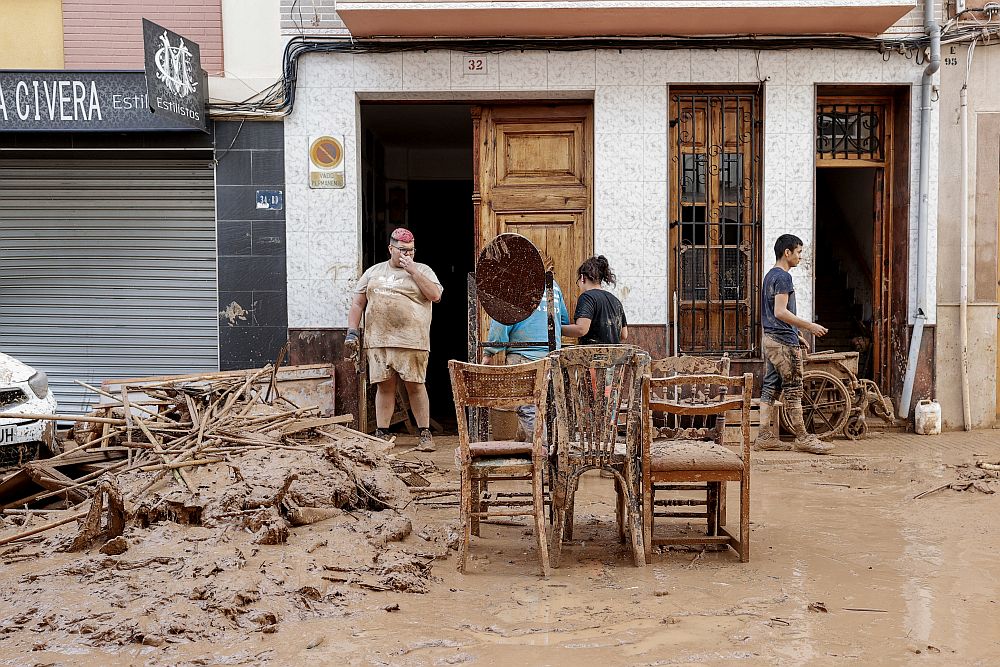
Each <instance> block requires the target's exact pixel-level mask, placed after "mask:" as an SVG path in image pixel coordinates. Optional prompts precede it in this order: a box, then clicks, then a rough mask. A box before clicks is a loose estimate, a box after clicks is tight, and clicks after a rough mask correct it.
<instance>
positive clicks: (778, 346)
mask: <svg viewBox="0 0 1000 667" xmlns="http://www.w3.org/2000/svg"><path fill="white" fill-rule="evenodd" d="M802 373H803V369H802V348H800V347H799V346H798V345H786V344H785V343H782V342H781V341H778V340H775V339H774V338H772V337H771V336H769V335H767V334H764V383H763V387H762V388H761V391H760V402H761V403H767V404H768V405H772V404H773V403H774V399H776V398H777V397H778V394H780V393H782V392H784V407H785V412H786V413H787V414H788V421H789V423H791V426H792V431H793V432H794V433H795V438H796V439H799V438H804V437H806V436H807V435H808V433H807V432H806V425H805V422H804V421H803V419H802ZM775 426H777V425H775ZM774 432H775V433H776V432H777V428H775V430H774Z"/></svg>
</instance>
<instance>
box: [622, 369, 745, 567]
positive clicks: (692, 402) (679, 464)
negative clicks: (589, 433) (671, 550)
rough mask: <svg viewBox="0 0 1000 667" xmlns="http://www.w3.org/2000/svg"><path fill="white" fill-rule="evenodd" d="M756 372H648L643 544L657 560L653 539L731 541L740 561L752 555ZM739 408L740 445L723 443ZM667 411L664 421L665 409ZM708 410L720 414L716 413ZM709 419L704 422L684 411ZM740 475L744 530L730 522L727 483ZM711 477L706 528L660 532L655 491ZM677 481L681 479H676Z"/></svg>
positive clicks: (682, 542) (675, 542) (668, 542)
mask: <svg viewBox="0 0 1000 667" xmlns="http://www.w3.org/2000/svg"><path fill="white" fill-rule="evenodd" d="M752 396H753V375H752V374H751V373H745V374H744V375H743V376H742V377H728V376H724V375H677V376H674V377H652V376H650V377H647V379H646V380H645V381H644V382H643V389H642V397H643V398H642V401H643V404H644V405H645V406H647V408H646V409H645V410H644V411H643V414H644V421H645V428H644V438H643V443H642V471H643V486H642V489H643V499H642V500H643V503H642V504H643V508H642V523H643V544H644V545H645V550H646V560H647V562H648V561H651V560H652V556H653V546H654V545H693V544H726V545H728V546H731V547H732V548H733V549H735V550H736V551H737V553H739V556H740V561H741V562H744V563H745V562H746V561H747V560H748V559H749V558H750V541H749V537H750V402H751V398H752ZM729 410H738V411H739V414H740V432H741V436H742V437H741V443H740V446H739V448H735V449H734V448H731V447H727V446H725V445H723V444H722V433H721V431H722V429H723V428H725V420H724V415H725V413H726V412H727V411H729ZM661 415H665V416H666V417H665V422H664V421H659V420H658V416H661ZM708 417H714V420H712V421H709V420H708V419H706V418H708ZM694 418H699V419H705V420H706V421H705V422H704V423H703V424H702V425H696V424H689V423H685V421H684V420H685V419H694ZM730 481H732V482H739V483H740V530H739V537H738V538H737V537H736V536H735V535H733V534H732V533H731V532H730V531H729V530H728V529H726V528H725V527H723V525H722V524H723V523H725V517H724V516H723V512H724V503H723V499H724V487H723V486H722V485H724V484H725V483H726V482H730ZM691 482H696V483H699V484H706V485H707V487H706V488H707V490H708V500H707V503H706V512H705V518H706V520H707V526H706V531H705V534H704V535H694V536H675V537H661V536H657V535H656V534H655V531H654V528H655V525H654V524H655V519H656V517H657V516H662V514H661V515H657V514H655V504H654V502H655V495H656V491H657V490H660V489H674V490H678V489H680V490H689V489H686V487H684V486H681V485H683V484H685V483H691ZM673 485H677V486H676V487H674V486H673Z"/></svg>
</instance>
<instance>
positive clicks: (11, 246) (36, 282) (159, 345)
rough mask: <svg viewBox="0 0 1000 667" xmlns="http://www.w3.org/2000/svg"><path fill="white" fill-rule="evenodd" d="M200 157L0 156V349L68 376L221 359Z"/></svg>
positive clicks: (67, 390)
mask: <svg viewBox="0 0 1000 667" xmlns="http://www.w3.org/2000/svg"><path fill="white" fill-rule="evenodd" d="M216 257H217V253H216V233H215V191H214V174H213V170H212V168H211V165H210V163H209V162H208V161H207V160H185V161H179V160H174V161H167V160H152V159H150V160H75V161H65V160H51V159H50V160H16V161H13V160H7V161H4V160H0V352H4V353H5V354H9V355H10V356H13V357H16V358H18V359H20V360H21V361H23V362H25V363H27V364H29V365H31V366H34V367H35V368H37V369H39V370H43V371H45V372H46V373H47V374H48V376H49V380H50V385H51V387H52V390H53V392H54V393H55V395H56V398H57V399H58V401H59V408H60V412H80V411H83V410H85V409H87V406H88V405H90V403H91V402H92V399H93V398H94V397H93V396H92V395H91V396H88V395H87V392H86V390H84V389H83V388H81V387H80V386H78V385H77V384H75V383H74V382H73V381H74V380H77V379H78V380H83V381H85V382H88V383H99V382H100V381H101V380H104V379H107V378H124V377H136V376H145V375H160V374H180V373H190V372H203V371H216V370H218V369H219V317H218V296H217V284H216V283H217V281H216Z"/></svg>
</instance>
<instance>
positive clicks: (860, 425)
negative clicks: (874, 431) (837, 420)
mask: <svg viewBox="0 0 1000 667" xmlns="http://www.w3.org/2000/svg"><path fill="white" fill-rule="evenodd" d="M844 435H846V436H847V437H848V438H850V439H851V440H861V439H862V438H864V437H865V436H866V435H868V422H867V421H866V420H865V416H864V415H859V416H856V417H851V418H850V419H849V420H848V421H847V424H846V425H845V426H844Z"/></svg>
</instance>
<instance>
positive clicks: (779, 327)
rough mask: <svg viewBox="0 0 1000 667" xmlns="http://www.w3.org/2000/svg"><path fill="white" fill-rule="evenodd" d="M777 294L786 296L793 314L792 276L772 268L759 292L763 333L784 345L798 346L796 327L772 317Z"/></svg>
mask: <svg viewBox="0 0 1000 667" xmlns="http://www.w3.org/2000/svg"><path fill="white" fill-rule="evenodd" d="M778 294H787V295H788V310H789V312H791V313H792V314H793V315H794V314H795V286H794V285H792V274H790V273H789V272H788V271H785V270H784V269H782V268H779V267H777V266H776V267H774V268H772V269H771V270H770V271H768V272H767V275H765V276H764V286H763V288H762V289H761V291H760V315H761V321H762V322H763V324H764V333H766V334H767V335H768V336H771V337H772V338H774V339H775V340H777V341H779V342H781V343H784V344H785V345H794V346H796V347H797V346H798V345H799V330H798V327H793V326H792V325H791V324H788V323H787V322H782V321H781V320H779V319H778V318H777V317H775V316H774V297H775V295H778Z"/></svg>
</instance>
